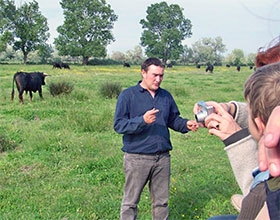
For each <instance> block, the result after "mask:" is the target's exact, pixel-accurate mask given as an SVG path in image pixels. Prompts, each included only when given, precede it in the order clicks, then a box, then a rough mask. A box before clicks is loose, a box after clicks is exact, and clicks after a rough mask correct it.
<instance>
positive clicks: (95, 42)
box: [54, 0, 118, 65]
mask: <svg viewBox="0 0 280 220" xmlns="http://www.w3.org/2000/svg"><path fill="white" fill-rule="evenodd" d="M60 4H61V6H62V8H63V14H64V23H63V25H61V26H59V27H58V28H57V31H58V33H59V36H58V37H57V38H56V39H55V41H54V44H55V46H56V49H57V50H58V51H59V55H70V56H74V57H77V56H82V57H83V65H86V64H87V62H88V60H89V58H90V57H92V56H94V57H105V56H106V46H107V45H108V44H109V43H111V41H114V37H113V34H112V33H111V29H112V28H113V24H114V22H115V21H116V20H117V18H118V17H117V15H115V14H114V11H113V10H112V9H111V6H110V5H109V4H106V1H105V0H76V1H73V0H62V1H61V2H60Z"/></svg>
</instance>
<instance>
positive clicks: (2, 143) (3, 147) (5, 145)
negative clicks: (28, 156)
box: [0, 135, 17, 153]
mask: <svg viewBox="0 0 280 220" xmlns="http://www.w3.org/2000/svg"><path fill="white" fill-rule="evenodd" d="M16 146H17V145H16V143H15V142H14V141H13V140H10V139H9V138H8V137H6V136H4V135H1V136H0V153H3V152H5V151H8V150H13V149H15V148H16Z"/></svg>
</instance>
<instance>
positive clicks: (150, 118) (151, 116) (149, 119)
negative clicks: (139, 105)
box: [143, 108, 159, 124]
mask: <svg viewBox="0 0 280 220" xmlns="http://www.w3.org/2000/svg"><path fill="white" fill-rule="evenodd" d="M158 112H159V110H158V109H155V108H153V109H152V110H149V111H146V113H145V114H144V115H143V118H144V121H145V122H146V124H152V123H154V122H155V121H156V118H157V116H156V114H157V113H158Z"/></svg>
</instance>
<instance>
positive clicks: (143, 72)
mask: <svg viewBox="0 0 280 220" xmlns="http://www.w3.org/2000/svg"><path fill="white" fill-rule="evenodd" d="M141 75H142V77H143V78H144V76H145V75H146V71H145V70H141Z"/></svg>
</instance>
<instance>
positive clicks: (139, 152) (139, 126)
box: [114, 58, 198, 220]
mask: <svg viewBox="0 0 280 220" xmlns="http://www.w3.org/2000/svg"><path fill="white" fill-rule="evenodd" d="M141 74H142V80H141V81H139V82H138V84H137V85H136V86H132V87H130V88H128V89H125V90H124V91H122V92H121V94H120V95H119V97H118V101H117V105H116V112H115V118H114V129H115V131H116V132H117V133H119V134H123V147H122V151H123V152H124V161H123V162H124V172H125V186H124V195H123V200H122V205H121V214H120V217H121V219H122V220H130V219H136V217H137V205H138V203H139V201H140V196H141V193H142V191H143V188H144V187H145V185H146V184H147V183H148V182H149V191H150V197H151V200H152V215H153V220H164V219H167V218H168V215H169V210H168V198H169V183H170V154H169V151H170V150H172V145H171V141H170V134H169V128H171V129H173V130H175V131H179V132H181V133H187V132H188V131H190V130H192V131H196V130H197V129H198V124H197V123H196V121H194V120H188V119H183V118H181V117H180V112H179V110H178V107H177V105H176V103H175V101H174V99H173V97H172V96H171V94H170V93H169V92H168V91H166V90H164V89H162V88H160V84H161V82H162V80H163V75H164V64H163V63H162V62H161V61H160V60H159V59H157V58H148V59H147V60H145V61H144V62H143V64H142V65H141Z"/></svg>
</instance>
